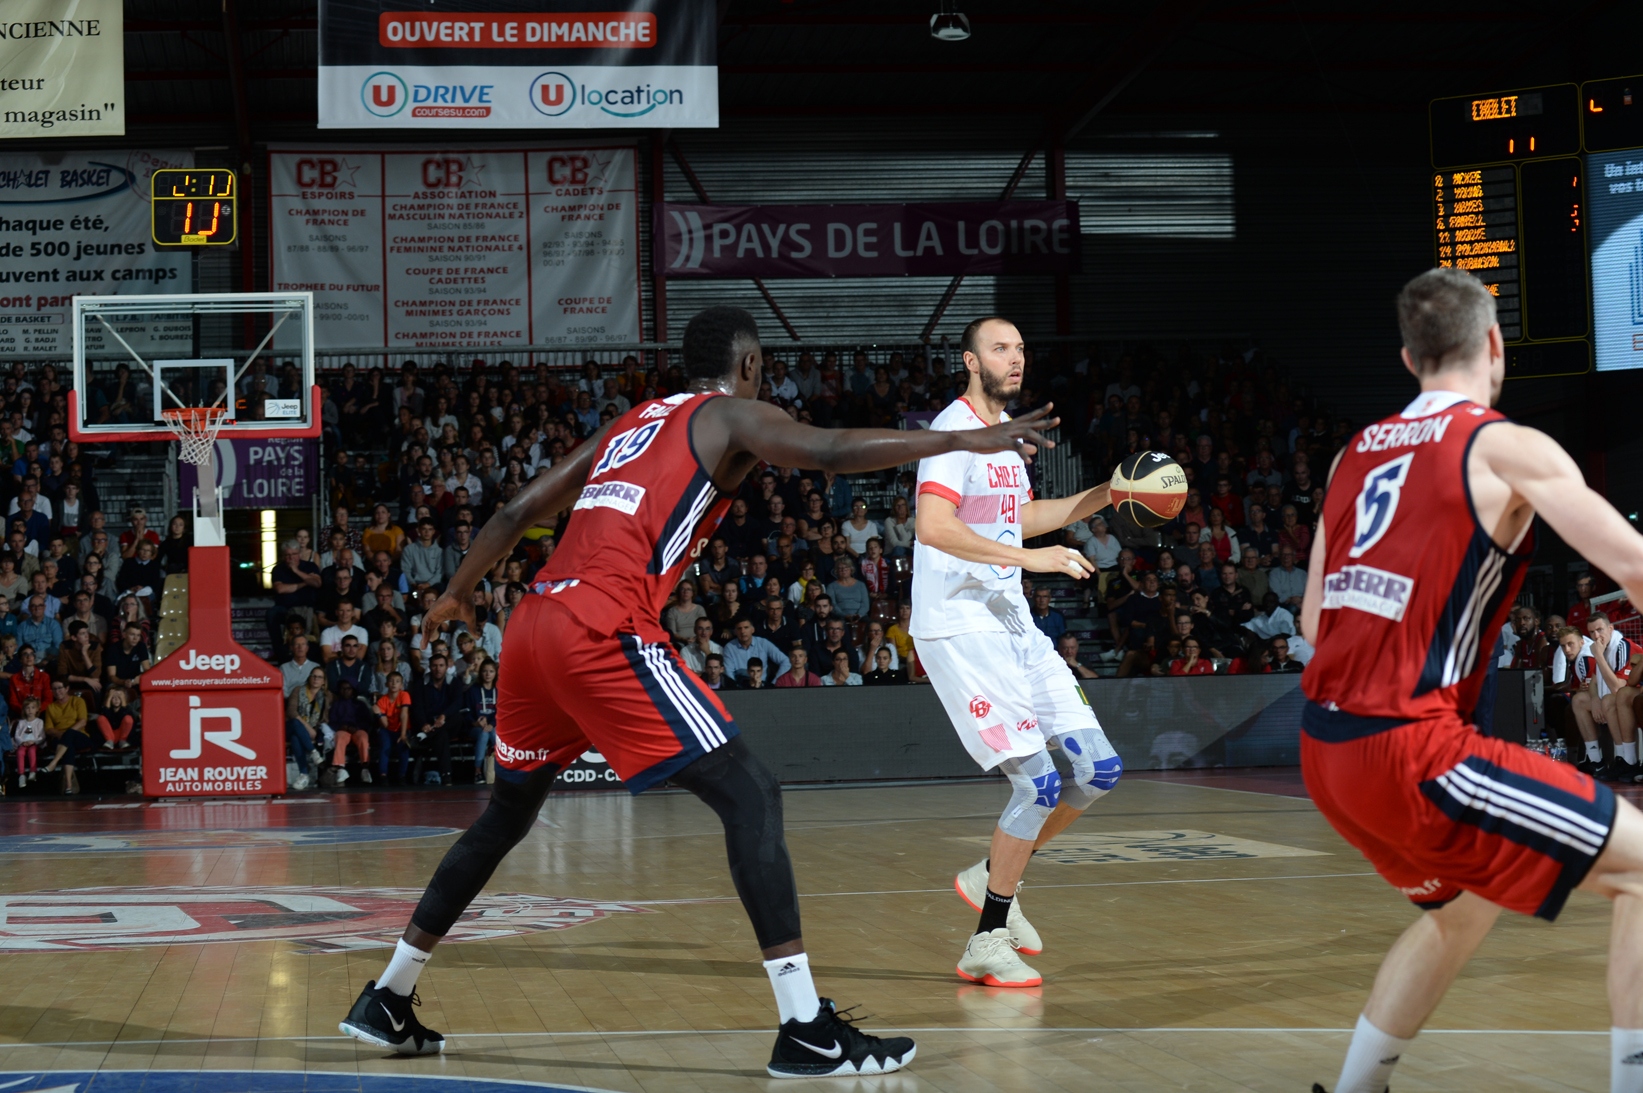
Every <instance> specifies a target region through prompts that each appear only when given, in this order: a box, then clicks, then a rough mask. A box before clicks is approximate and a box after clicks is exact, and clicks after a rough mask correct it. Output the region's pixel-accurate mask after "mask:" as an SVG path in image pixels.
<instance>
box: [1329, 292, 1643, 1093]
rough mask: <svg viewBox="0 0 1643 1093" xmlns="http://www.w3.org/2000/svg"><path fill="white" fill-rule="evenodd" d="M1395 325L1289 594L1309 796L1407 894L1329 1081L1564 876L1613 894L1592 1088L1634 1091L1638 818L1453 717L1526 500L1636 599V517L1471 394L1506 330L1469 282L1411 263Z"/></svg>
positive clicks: (1416, 1012) (1369, 1075) (1476, 663)
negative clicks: (1386, 376)
mask: <svg viewBox="0 0 1643 1093" xmlns="http://www.w3.org/2000/svg"><path fill="white" fill-rule="evenodd" d="M1398 325H1399V327H1400V328H1401V330H1402V333H1403V361H1404V365H1405V367H1407V368H1408V369H1409V371H1410V372H1412V373H1413V374H1414V375H1415V377H1416V378H1417V379H1418V380H1419V381H1420V386H1421V393H1420V395H1419V396H1418V397H1417V398H1416V399H1415V401H1413V402H1411V403H1410V404H1409V406H1408V407H1406V408H1405V409H1404V411H1403V412H1402V413H1401V414H1398V415H1396V416H1394V417H1390V418H1387V419H1386V420H1384V421H1381V422H1379V423H1378V424H1375V425H1371V426H1369V427H1368V428H1366V429H1364V430H1362V431H1361V432H1359V433H1356V434H1354V435H1353V436H1352V437H1350V438H1349V439H1348V441H1347V446H1346V448H1345V449H1344V450H1343V451H1342V453H1341V454H1340V456H1338V457H1337V460H1336V465H1335V467H1334V469H1333V470H1332V472H1331V476H1332V477H1331V482H1330V486H1329V493H1328V496H1327V499H1326V500H1325V501H1324V507H1323V515H1322V519H1321V521H1320V523H1319V527H1318V536H1317V538H1316V539H1315V540H1313V544H1312V564H1311V567H1310V568H1309V569H1308V571H1307V583H1306V596H1305V601H1304V603H1303V605H1302V611H1301V624H1302V628H1303V632H1304V633H1305V634H1306V636H1307V638H1308V639H1309V640H1310V641H1311V642H1312V643H1313V644H1314V645H1315V646H1316V647H1317V652H1316V654H1315V655H1314V656H1313V659H1312V662H1311V663H1310V664H1309V665H1308V666H1307V669H1306V674H1305V675H1303V676H1302V677H1301V686H1302V688H1303V689H1304V690H1305V692H1306V697H1307V699H1308V700H1309V701H1308V703H1307V705H1306V707H1305V710H1304V713H1303V716H1302V721H1301V725H1302V729H1303V735H1302V740H1301V762H1302V769H1303V771H1304V773H1305V776H1306V784H1307V789H1308V790H1309V792H1310V793H1311V795H1312V800H1313V801H1314V802H1315V803H1316V804H1317V806H1318V809H1319V811H1321V812H1322V813H1323V814H1324V816H1325V817H1327V818H1328V820H1329V822H1330V823H1331V824H1333V825H1334V827H1335V830H1336V831H1338V832H1340V834H1341V836H1342V837H1343V838H1345V839H1346V840H1347V841H1348V842H1350V843H1351V844H1352V845H1353V846H1355V847H1357V848H1358V849H1359V850H1360V851H1362V852H1363V854H1364V856H1365V857H1367V858H1368V859H1369V860H1370V862H1371V863H1372V864H1373V865H1374V867H1375V870H1376V871H1377V872H1378V873H1380V875H1381V876H1382V877H1384V878H1385V879H1386V880H1387V882H1388V883H1390V884H1391V885H1392V886H1393V887H1394V888H1397V889H1398V890H1399V891H1400V892H1402V893H1403V894H1404V895H1405V896H1407V897H1408V898H1409V899H1410V900H1411V901H1412V902H1413V903H1414V904H1415V906H1417V907H1419V908H1420V909H1421V910H1422V911H1423V912H1425V913H1424V914H1422V915H1421V917H1420V918H1419V919H1417V920H1416V921H1415V923H1414V924H1413V925H1411V926H1410V927H1409V928H1408V929H1407V930H1405V931H1404V933H1403V936H1402V937H1400V938H1399V939H1398V941H1397V943H1396V944H1395V945H1393V946H1392V951H1391V952H1390V953H1389V954H1387V957H1386V960H1385V961H1384V962H1383V963H1382V964H1381V967H1380V972H1379V973H1378V974H1377V975H1376V977H1375V985H1374V988H1373V989H1372V990H1371V991H1370V994H1369V1003H1368V1004H1367V1005H1366V1006H1365V1007H1364V1010H1363V1013H1362V1015H1361V1016H1360V1017H1359V1018H1358V1024H1357V1029H1356V1031H1355V1032H1354V1034H1353V1036H1352V1043H1351V1046H1350V1047H1349V1048H1348V1049H1347V1056H1346V1063H1345V1066H1344V1067H1343V1068H1342V1070H1341V1075H1340V1080H1339V1082H1338V1083H1337V1084H1336V1086H1335V1093H1382V1090H1384V1089H1385V1088H1386V1086H1387V1080H1388V1078H1389V1077H1390V1075H1391V1072H1392V1068H1393V1067H1394V1066H1395V1065H1396V1064H1397V1061H1398V1058H1399V1056H1400V1055H1402V1053H1403V1052H1404V1050H1405V1049H1406V1048H1407V1047H1408V1046H1409V1044H1410V1042H1411V1041H1412V1040H1413V1039H1414V1037H1415V1034H1416V1033H1417V1032H1419V1031H1420V1028H1421V1026H1422V1025H1423V1024H1424V1023H1425V1022H1426V1019H1427V1018H1428V1017H1429V1016H1430V1015H1431V1013H1432V1011H1433V1009H1434V1008H1436V1006H1437V1004H1438V1002H1439V1001H1440V1000H1441V999H1442V998H1443V995H1444V992H1445V991H1446V990H1448V988H1449V984H1450V983H1451V982H1453V981H1454V979H1455V976H1456V975H1458V974H1459V973H1460V970H1461V968H1462V967H1463V966H1465V964H1466V961H1467V959H1468V958H1470V957H1471V955H1472V953H1473V951H1474V950H1476V948H1477V947H1478V945H1479V943H1481V942H1482V941H1483V938H1484V935H1486V934H1487V933H1488V932H1489V928H1490V927H1491V926H1492V925H1493V924H1494V922H1495V919H1496V917H1497V916H1498V915H1499V914H1500V911H1501V909H1502V908H1506V909H1508V910H1512V911H1517V912H1519V913H1520V914H1526V915H1537V916H1539V917H1541V918H1544V919H1547V920H1551V919H1555V918H1556V917H1557V915H1558V912H1560V911H1561V910H1562V909H1563V904H1564V901H1565V900H1567V899H1568V896H1569V893H1570V891H1571V890H1573V889H1575V888H1577V887H1578V888H1583V889H1585V890H1587V891H1590V892H1595V893H1597V894H1598V895H1602V896H1606V897H1608V898H1609V899H1610V900H1611V901H1613V904H1614V927H1613V932H1612V934H1611V940H1610V951H1609V977H1608V979H1609V1004H1610V1008H1611V1011H1612V1013H1613V1028H1612V1030H1611V1034H1610V1035H1611V1049H1610V1060H1611V1066H1612V1075H1613V1077H1612V1079H1611V1086H1610V1088H1611V1089H1612V1090H1614V1091H1615V1093H1643V815H1640V814H1639V813H1638V811H1637V810H1636V809H1635V808H1633V807H1632V806H1631V805H1630V804H1628V803H1626V802H1625V801H1618V800H1616V798H1615V796H1614V795H1613V794H1612V793H1611V792H1610V791H1609V790H1608V788H1607V787H1605V786H1603V785H1602V784H1601V783H1599V782H1596V781H1593V780H1592V779H1591V778H1589V777H1587V776H1586V775H1585V774H1582V773H1580V772H1579V771H1577V770H1575V769H1573V768H1572V767H1570V766H1568V765H1567V764H1563V763H1556V762H1553V761H1552V760H1550V759H1548V758H1547V757H1545V756H1542V755H1538V754H1536V753H1534V752H1531V751H1529V750H1528V749H1526V748H1523V747H1520V746H1518V745H1516V744H1510V743H1507V742H1506V741H1504V740H1500V739H1497V738H1493V737H1487V736H1482V735H1480V734H1479V733H1478V731H1477V729H1476V728H1475V727H1474V726H1473V725H1472V724H1471V718H1472V716H1473V712H1474V710H1475V709H1476V705H1477V700H1478V695H1479V693H1480V690H1481V689H1482V686H1483V683H1484V678H1485V675H1486V673H1487V672H1488V671H1489V670H1490V669H1491V668H1492V666H1493V658H1492V657H1491V656H1490V655H1489V654H1490V650H1491V649H1492V648H1493V645H1494V641H1495V634H1496V633H1497V632H1498V631H1499V630H1500V626H1501V622H1502V620H1503V619H1504V618H1505V615H1506V613H1507V611H1508V609H1509V608H1510V607H1511V605H1512V602H1513V599H1514V597H1515V596H1516V595H1517V591H1518V587H1519V586H1520V585H1521V584H1522V582H1523V575H1524V569H1525V567H1526V566H1527V565H1528V562H1529V558H1530V555H1531V553H1532V546H1533V544H1532V543H1531V541H1530V539H1531V528H1530V525H1531V522H1532V521H1533V519H1534V517H1535V515H1536V514H1537V513H1538V514H1539V515H1540V516H1541V518H1542V519H1544V520H1545V521H1546V522H1547V523H1548V524H1550V525H1551V526H1552V528H1553V529H1554V530H1556V531H1557V533H1558V534H1559V535H1561V536H1562V537H1563V539H1564V541H1565V542H1567V543H1568V544H1569V545H1570V546H1572V547H1573V548H1574V549H1575V550H1577V551H1579V552H1580V553H1581V554H1583V555H1584V556H1585V557H1586V558H1587V559H1588V560H1589V561H1590V562H1591V563H1592V564H1593V565H1594V566H1596V567H1597V568H1599V569H1601V570H1603V571H1604V572H1606V573H1609V574H1610V575H1612V576H1613V577H1614V578H1615V579H1616V580H1618V581H1619V582H1620V583H1621V584H1622V585H1623V586H1624V587H1625V589H1626V592H1627V594H1628V595H1630V596H1631V597H1632V601H1633V602H1634V603H1643V600H1640V599H1638V597H1639V596H1640V595H1643V537H1639V536H1638V534H1637V533H1636V532H1635V531H1633V530H1632V529H1631V527H1630V526H1629V525H1628V524H1627V522H1626V521H1625V519H1623V518H1622V517H1621V516H1620V514H1619V513H1617V512H1615V510H1614V509H1613V508H1612V507H1611V506H1610V505H1609V504H1608V502H1607V501H1605V500H1604V499H1603V498H1602V497H1601V496H1599V495H1598V494H1596V493H1594V492H1593V491H1592V490H1590V489H1588V488H1587V486H1586V483H1585V481H1584V480H1583V479H1582V478H1581V475H1580V470H1579V468H1577V467H1576V466H1575V464H1574V461H1573V460H1572V459H1570V458H1569V456H1568V454H1567V453H1566V452H1564V450H1563V449H1562V448H1561V447H1559V446H1558V445H1557V444H1556V443H1555V442H1554V441H1553V440H1552V439H1551V438H1550V437H1548V436H1546V435H1545V434H1543V433H1540V432H1537V431H1536V430H1534V429H1528V428H1524V427H1523V426H1520V425H1514V424H1512V423H1511V422H1509V421H1508V420H1506V418H1505V417H1503V416H1502V415H1501V414H1499V413H1497V412H1496V411H1494V410H1493V409H1491V407H1492V406H1493V405H1494V403H1495V400H1496V399H1497V398H1498V397H1499V396H1500V387H1501V381H1502V380H1503V379H1504V378H1505V370H1506V366H1505V347H1504V345H1503V343H1502V340H1501V333H1500V327H1499V325H1498V324H1496V322H1495V299H1494V297H1493V296H1491V295H1490V294H1489V292H1488V290H1486V289H1485V288H1484V287H1483V285H1482V284H1481V283H1480V282H1478V281H1477V280H1475V279H1474V278H1472V277H1470V276H1469V275H1467V274H1465V273H1463V272H1461V271H1459V270H1453V269H1435V270H1431V271H1429V272H1427V273H1423V274H1421V275H1420V276H1419V277H1417V278H1415V279H1414V280H1413V281H1411V282H1409V284H1407V285H1406V286H1404V289H1403V292H1402V293H1401V294H1400V295H1399V297H1398ZM1321 1088H1322V1087H1321V1086H1315V1087H1314V1090H1315V1093H1316V1091H1318V1090H1321Z"/></svg>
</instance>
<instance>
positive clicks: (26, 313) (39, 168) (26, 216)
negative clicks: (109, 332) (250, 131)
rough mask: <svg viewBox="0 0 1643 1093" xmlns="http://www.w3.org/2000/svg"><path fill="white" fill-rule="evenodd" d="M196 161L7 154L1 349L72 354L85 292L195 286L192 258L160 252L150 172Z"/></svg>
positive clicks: (0, 249)
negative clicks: (152, 232) (152, 226)
mask: <svg viewBox="0 0 1643 1093" xmlns="http://www.w3.org/2000/svg"><path fill="white" fill-rule="evenodd" d="M192 166H194V153H192V152H180V151H170V152H142V151H137V152H133V151H118V150H114V149H110V150H107V151H102V152H67V153H61V154H53V155H51V156H44V155H41V154H39V153H21V154H16V155H0V354H6V353H61V354H62V355H63V356H64V357H65V358H66V357H68V356H69V355H70V354H71V353H72V352H73V348H74V331H73V325H74V324H73V319H72V315H71V312H72V310H73V306H74V305H73V302H72V301H73V298H74V296H76V295H82V296H101V295H112V294H116V293H119V294H124V295H131V294H134V293H136V294H140V293H151V292H192V291H193V290H194V280H193V266H192V264H191V263H190V259H189V255H188V254H187V253H186V252H177V251H166V252H163V253H162V252H160V251H158V250H156V249H155V247H154V244H153V243H152V242H151V241H150V236H149V218H148V178H149V176H150V175H151V174H153V173H154V171H155V169H156V168H159V167H192ZM107 344H108V346H112V347H114V348H116V349H118V345H117V344H116V343H115V342H114V341H113V339H107ZM103 348H105V347H104V345H103V341H102V339H100V338H98V337H95V336H94V337H93V338H92V339H91V340H90V342H89V344H88V350H93V351H95V350H101V349H103Z"/></svg>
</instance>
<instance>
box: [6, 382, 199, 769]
mask: <svg viewBox="0 0 1643 1093" xmlns="http://www.w3.org/2000/svg"><path fill="white" fill-rule="evenodd" d="M107 401H108V400H106V399H103V400H102V403H104V404H106V403H107ZM105 408H106V406H105ZM67 423H68V404H67V386H66V377H65V376H63V375H62V374H61V373H59V371H58V369H57V368H56V367H55V366H54V365H51V364H46V365H44V366H41V367H39V368H37V369H29V368H27V367H25V366H24V365H23V364H22V363H20V362H14V363H13V364H12V365H11V366H10V368H9V369H8V370H7V371H6V373H5V375H4V377H3V378H0V461H3V463H4V466H5V470H4V471H0V505H3V506H4V511H5V512H6V514H7V517H6V531H5V539H4V544H3V545H0V694H3V695H4V697H5V704H4V707H3V708H0V792H5V791H7V790H9V789H12V788H17V789H22V788H25V787H28V786H31V785H43V784H45V782H46V780H47V779H50V780H51V784H52V785H53V786H54V788H56V789H59V790H61V791H62V792H65V793H74V792H78V790H79V778H78V770H77V768H78V767H80V766H81V765H83V764H84V761H85V757H86V756H87V754H88V753H91V752H106V753H121V752H126V751H130V750H131V749H133V748H135V747H136V746H137V745H138V742H139V741H140V739H141V722H142V702H141V695H140V692H139V691H138V689H137V680H138V677H139V676H141V675H142V673H143V671H144V670H145V669H146V668H147V667H149V666H150V663H151V660H152V656H151V652H150V639H151V636H152V633H153V629H154V623H153V620H154V618H155V613H156V609H157V607H158V604H159V598H160V595H161V592H162V589H163V585H164V582H165V578H166V577H167V576H169V575H170V574H173V573H180V572H185V571H186V570H187V568H188V546H189V544H190V542H191V541H192V536H191V535H190V532H189V528H188V523H187V521H186V520H185V519H183V518H182V517H178V518H176V519H173V520H171V521H170V522H169V523H168V524H167V525H166V526H165V527H164V528H163V529H156V528H154V527H151V526H150V525H149V520H148V514H147V513H146V512H145V511H144V510H143V509H141V508H135V509H132V510H131V511H129V512H125V513H117V514H114V519H113V521H112V522H111V521H110V519H109V514H106V513H105V512H104V511H103V510H102V507H101V503H100V500H99V497H98V492H97V485H96V472H95V465H96V457H95V456H94V454H93V453H91V452H89V451H84V450H82V448H81V446H80V445H79V444H77V443H76V442H75V441H73V440H70V439H69V438H68V431H67Z"/></svg>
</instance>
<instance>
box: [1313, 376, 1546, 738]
mask: <svg viewBox="0 0 1643 1093" xmlns="http://www.w3.org/2000/svg"><path fill="white" fill-rule="evenodd" d="M1504 420H1506V419H1505V417H1504V416H1503V415H1502V414H1499V413H1497V412H1495V411H1494V410H1491V409H1489V408H1488V407H1484V406H1479V405H1477V404H1475V403H1473V402H1470V401H1468V400H1467V399H1465V398H1464V397H1462V396H1460V395H1457V394H1454V393H1453V392H1448V391H1428V392H1425V393H1423V394H1422V395H1421V396H1420V397H1418V398H1417V399H1415V401H1414V402H1412V403H1410V404H1409V407H1408V408H1407V409H1405V410H1404V411H1403V413H1401V414H1398V415H1396V416H1393V417H1389V418H1386V419H1385V420H1383V421H1380V422H1377V423H1376V424H1374V425H1371V426H1369V427H1368V428H1366V429H1364V430H1362V431H1361V432H1359V433H1358V434H1356V435H1355V436H1354V437H1352V438H1351V439H1350V440H1349V441H1348V442H1347V447H1346V450H1345V454H1343V455H1342V456H1341V461H1340V464H1339V465H1338V466H1337V467H1336V470H1335V477H1334V480H1333V481H1332V482H1331V483H1330V486H1329V493H1328V496H1327V497H1326V498H1325V500H1324V508H1323V516H1322V524H1321V526H1322V527H1323V528H1324V529H1325V530H1324V541H1325V546H1326V558H1325V561H1324V578H1323V603H1322V608H1323V610H1322V613H1321V614H1320V616H1319V623H1318V636H1317V637H1316V638H1315V639H1313V640H1314V644H1315V645H1316V646H1317V652H1316V654H1315V655H1314V656H1313V658H1312V661H1311V663H1310V664H1308V665H1307V669H1306V674H1305V675H1304V676H1303V677H1302V680H1301V686H1302V688H1303V689H1304V690H1305V692H1306V696H1307V697H1308V698H1309V699H1311V700H1312V701H1313V702H1315V703H1318V704H1320V705H1323V706H1325V707H1329V708H1332V709H1338V710H1342V711H1345V712H1346V713H1349V714H1354V715H1356V716H1358V717H1365V718H1385V719H1388V720H1390V721H1395V722H1407V721H1416V720H1423V719H1428V718H1435V717H1440V716H1443V715H1449V716H1453V715H1454V714H1456V713H1458V714H1459V715H1460V716H1461V717H1462V718H1463V719H1469V718H1470V716H1471V713H1472V710H1473V709H1474V707H1475V706H1476V705H1477V698H1478V692H1479V690H1480V689H1481V688H1482V685H1483V679H1484V675H1485V673H1486V672H1487V670H1488V666H1489V662H1490V660H1491V659H1492V658H1491V655H1490V654H1491V653H1492V651H1493V650H1494V647H1495V640H1496V636H1497V635H1498V634H1499V632H1500V628H1501V623H1502V622H1504V621H1505V618H1506V613H1507V611H1508V610H1509V609H1510V607H1511V604H1512V601H1513V599H1514V598H1515V597H1516V595H1517V591H1518V588H1519V586H1520V585H1521V584H1522V583H1523V576H1524V571H1525V569H1526V567H1527V565H1528V561H1529V555H1530V554H1531V553H1532V550H1533V543H1532V540H1531V533H1530V532H1529V531H1528V530H1527V529H1526V530H1525V531H1524V534H1523V538H1522V540H1521V541H1520V542H1518V543H1517V544H1516V545H1515V546H1514V548H1513V549H1512V550H1511V551H1506V550H1502V549H1501V548H1500V547H1499V546H1497V545H1495V542H1494V540H1493V539H1491V538H1490V536H1489V532H1488V531H1487V530H1486V529H1485V528H1484V527H1482V525H1480V524H1479V523H1478V519H1477V513H1476V512H1475V511H1474V510H1473V508H1472V496H1471V490H1470V487H1469V486H1468V484H1467V479H1466V458H1467V454H1468V453H1469V452H1470V451H1471V447H1472V440H1473V438H1475V437H1476V436H1477V434H1478V432H1479V431H1480V430H1482V429H1483V428H1485V427H1487V426H1489V425H1492V424H1494V423H1495V422H1497V421H1504Z"/></svg>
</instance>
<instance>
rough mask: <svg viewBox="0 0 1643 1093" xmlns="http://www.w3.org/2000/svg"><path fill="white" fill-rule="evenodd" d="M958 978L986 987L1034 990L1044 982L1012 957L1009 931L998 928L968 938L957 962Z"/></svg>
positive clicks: (1039, 976)
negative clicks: (1031, 988) (982, 984)
mask: <svg viewBox="0 0 1643 1093" xmlns="http://www.w3.org/2000/svg"><path fill="white" fill-rule="evenodd" d="M958 974H959V975H961V976H963V977H964V978H965V979H968V980H969V981H970V982H972V983H985V984H986V985H987V986H989V987H1036V986H1038V985H1039V984H1040V983H1043V982H1044V977H1043V976H1042V975H1039V974H1038V973H1037V972H1035V971H1034V970H1033V969H1032V968H1030V967H1028V966H1027V964H1026V962H1024V961H1023V960H1022V959H1021V958H1020V957H1019V956H1017V955H1016V951H1015V946H1014V945H1012V944H1010V931H1009V930H1007V929H1005V928H1004V927H1002V926H1000V927H999V928H998V929H996V930H993V931H991V932H989V933H985V934H975V935H973V936H972V937H971V938H970V941H969V943H968V944H967V945H965V946H964V956H963V957H962V958H961V959H960V960H959V962H958Z"/></svg>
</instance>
